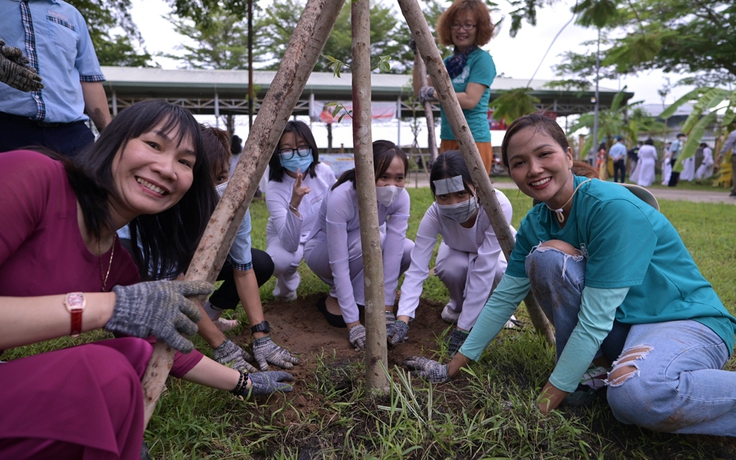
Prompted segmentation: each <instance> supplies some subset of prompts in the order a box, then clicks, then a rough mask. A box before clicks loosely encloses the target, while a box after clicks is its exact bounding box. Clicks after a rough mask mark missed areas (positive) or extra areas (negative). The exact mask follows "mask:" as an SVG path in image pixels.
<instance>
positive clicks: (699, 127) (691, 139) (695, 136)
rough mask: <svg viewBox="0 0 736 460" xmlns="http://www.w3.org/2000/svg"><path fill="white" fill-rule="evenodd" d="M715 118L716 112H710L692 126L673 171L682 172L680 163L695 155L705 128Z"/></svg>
mask: <svg viewBox="0 0 736 460" xmlns="http://www.w3.org/2000/svg"><path fill="white" fill-rule="evenodd" d="M717 117H718V114H717V112H711V113H709V114H708V115H706V116H704V117H702V118H701V119H700V120H698V122H697V123H696V124H695V126H693V128H692V130H691V131H690V133H689V134H688V138H687V141H685V145H683V146H682V151H681V152H680V154H679V155H678V156H677V162H676V163H675V165H674V166H673V167H672V170H673V171H676V172H682V170H683V167H682V162H683V161H685V160H686V159H688V158H690V157H691V156H693V155H694V154H695V151H696V150H697V149H698V146H699V145H700V140H701V139H703V134H705V128H707V127H708V126H709V125H712V124H713V123H715V122H716V120H717Z"/></svg>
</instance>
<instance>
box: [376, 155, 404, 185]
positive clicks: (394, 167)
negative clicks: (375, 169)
mask: <svg viewBox="0 0 736 460" xmlns="http://www.w3.org/2000/svg"><path fill="white" fill-rule="evenodd" d="M405 176H406V171H405V170H404V162H403V161H402V160H401V158H399V156H398V155H396V156H394V159H393V160H391V164H389V166H388V168H386V171H384V172H383V174H381V175H380V176H379V177H377V178H376V187H386V186H387V185H395V186H397V187H401V188H404V179H405Z"/></svg>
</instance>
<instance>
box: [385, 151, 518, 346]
mask: <svg viewBox="0 0 736 460" xmlns="http://www.w3.org/2000/svg"><path fill="white" fill-rule="evenodd" d="M429 184H430V188H431V189H432V194H433V195H434V197H435V200H436V201H435V202H434V203H432V205H431V206H430V207H429V209H427V212H426V213H425V214H424V217H423V218H422V222H421V223H420V224H419V230H418V231H417V237H416V240H415V246H414V249H413V250H412V252H411V266H410V267H409V270H408V271H407V272H406V276H405V278H404V283H403V284H402V286H401V298H400V299H399V310H398V313H397V320H396V322H395V323H394V325H392V326H391V327H390V328H389V330H388V333H387V338H388V341H389V343H390V344H392V345H396V344H398V343H401V342H402V341H403V340H404V338H405V337H406V333H407V331H408V330H409V321H410V320H411V319H413V318H414V315H415V312H416V309H417V306H418V305H419V296H420V294H421V293H422V284H423V283H424V280H425V279H427V276H429V261H430V259H431V257H432V252H433V250H434V247H435V244H436V243H437V238H438V237H439V236H441V237H442V243H440V249H439V252H438V253H437V263H436V266H435V269H434V272H435V274H436V275H437V276H438V277H439V278H440V280H442V282H443V283H444V284H445V286H447V289H448V291H449V293H450V303H448V304H447V305H446V306H445V308H444V310H442V319H443V320H445V321H447V322H448V323H455V322H457V328H456V329H454V330H453V331H452V333H450V335H449V337H448V341H449V349H450V354H454V353H455V352H456V351H457V350H458V349H459V348H460V346H461V345H462V344H463V342H464V341H465V338H466V337H467V336H468V331H470V329H472V327H473V325H474V324H475V320H476V319H477V318H478V315H479V314H480V312H481V310H482V309H483V305H485V303H486V299H488V296H489V295H490V293H491V291H492V290H493V288H494V287H495V286H496V285H497V284H498V281H499V280H500V279H501V276H503V273H504V271H505V270H506V259H505V258H504V256H503V253H502V252H501V246H500V245H499V244H498V239H497V238H496V233H495V232H494V231H493V227H491V222H490V220H489V219H488V216H487V215H486V213H485V211H484V210H483V208H481V207H480V206H479V205H478V201H477V198H476V197H475V187H473V183H472V180H471V178H470V172H469V171H468V168H467V166H466V165H465V160H464V159H463V155H462V153H461V152H460V151H459V150H450V151H449V152H445V153H443V154H442V155H440V156H439V157H437V160H435V162H434V163H433V164H432V171H431V172H430V176H429ZM496 197H497V198H498V201H499V203H500V204H501V209H502V210H503V213H504V217H506V221H507V222H509V224H510V223H511V216H512V209H511V203H510V202H509V200H508V198H506V196H505V195H504V194H503V193H501V192H500V191H499V190H496Z"/></svg>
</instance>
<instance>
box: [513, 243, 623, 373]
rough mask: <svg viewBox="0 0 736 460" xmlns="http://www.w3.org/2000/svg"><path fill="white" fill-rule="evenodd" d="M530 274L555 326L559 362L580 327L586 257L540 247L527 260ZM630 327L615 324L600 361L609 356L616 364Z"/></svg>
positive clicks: (602, 345)
mask: <svg viewBox="0 0 736 460" xmlns="http://www.w3.org/2000/svg"><path fill="white" fill-rule="evenodd" d="M526 273H527V275H528V276H529V280H530V281H531V285H532V292H533V293H534V297H536V299H537V303H539V306H540V307H541V308H542V311H544V314H545V315H547V319H549V321H550V323H552V325H553V326H554V327H555V341H556V343H557V345H556V351H557V359H559V358H560V355H561V354H562V350H564V349H565V345H566V344H567V339H569V338H570V334H572V330H573V329H575V326H577V324H578V313H580V303H581V298H582V295H583V288H584V287H585V258H584V257H583V256H582V255H576V256H573V255H570V254H566V253H564V252H562V251H560V250H559V249H555V248H550V247H536V248H534V249H533V250H532V252H531V253H530V254H529V255H528V256H527V258H526ZM628 332H629V325H628V324H623V323H619V322H618V321H614V323H613V329H612V330H611V332H609V334H608V337H606V339H605V340H603V343H602V344H601V348H600V350H599V351H598V353H597V354H596V358H598V357H600V356H605V357H606V359H608V362H613V361H614V360H615V359H616V358H618V356H619V355H620V354H621V350H623V347H624V341H625V340H626V335H627V334H628Z"/></svg>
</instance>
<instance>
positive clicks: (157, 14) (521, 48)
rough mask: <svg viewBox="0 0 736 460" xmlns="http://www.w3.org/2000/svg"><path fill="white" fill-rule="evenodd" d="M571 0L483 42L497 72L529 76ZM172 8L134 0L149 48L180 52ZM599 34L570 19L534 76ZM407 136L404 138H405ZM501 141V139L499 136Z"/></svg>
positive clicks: (649, 75) (650, 91) (653, 75)
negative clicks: (532, 21) (534, 20)
mask: <svg viewBox="0 0 736 460" xmlns="http://www.w3.org/2000/svg"><path fill="white" fill-rule="evenodd" d="M265 1H269V0H260V2H259V5H262V4H263V3H264V2H265ZM499 3H501V5H502V8H508V7H507V6H506V5H507V4H506V2H503V1H502V2H499ZM572 4H573V3H570V1H569V0H562V1H561V2H559V3H558V4H557V5H555V6H552V7H545V8H543V9H541V10H539V11H538V15H537V17H538V24H537V26H536V27H532V26H530V25H528V24H524V26H523V27H522V29H521V31H520V32H519V33H518V34H517V36H516V37H515V38H511V37H510V36H509V32H508V23H510V20H507V21H506V24H504V25H503V26H502V30H501V31H500V32H499V33H498V35H497V36H496V38H494V39H493V40H491V42H490V43H489V44H488V45H487V46H486V47H485V48H486V49H487V50H488V51H489V52H490V53H491V55H492V56H493V59H494V61H495V63H496V69H497V71H498V73H499V74H503V75H505V76H506V77H511V78H518V79H529V78H531V77H532V75H533V74H534V71H535V69H536V68H537V66H539V64H540V61H541V60H542V57H543V56H544V53H545V51H547V48H548V47H549V45H550V43H551V42H552V40H553V38H554V37H555V35H556V34H557V33H558V32H559V31H560V29H561V28H562V27H563V26H564V24H565V23H567V22H568V21H569V20H570V18H571V17H572V13H571V12H570V5H572ZM394 9H395V11H396V14H397V15H399V16H400V15H401V13H400V11H399V9H398V5H395V7H394ZM169 11H170V7H169V6H168V5H167V4H166V2H165V1H164V0H133V9H132V11H131V14H132V17H133V21H134V22H135V23H136V25H137V26H138V28H139V30H140V32H141V34H142V35H143V38H144V40H145V45H146V48H147V50H148V52H150V53H151V54H155V53H157V52H167V53H176V51H175V50H174V47H175V46H176V45H177V44H178V43H181V42H182V40H184V38H183V37H182V36H180V35H178V34H177V33H176V32H174V30H173V27H172V26H171V24H170V23H169V22H168V21H167V20H166V19H164V18H163V16H165V15H166V14H168V13H169ZM501 14H502V13H501ZM499 16H500V14H499V13H495V14H492V18H493V20H494V21H497V20H498V19H499ZM595 38H596V31H595V30H594V29H585V28H582V27H578V26H575V25H574V24H570V25H569V26H567V27H566V28H565V30H564V31H563V32H562V33H561V34H560V36H559V37H558V39H557V40H556V41H555V43H554V45H553V46H552V49H551V50H550V52H549V54H548V55H547V57H546V58H545V59H544V61H543V62H542V64H541V66H540V67H539V71H538V72H537V74H536V76H535V78H538V79H554V78H555V77H556V76H555V74H554V72H553V70H552V66H553V65H555V64H558V63H560V62H561V58H560V55H561V54H562V53H563V52H565V51H567V50H576V51H578V52H579V51H582V50H583V47H581V46H580V43H582V42H584V41H586V40H593V39H595ZM156 61H157V62H158V63H159V64H160V65H161V66H162V67H163V68H166V69H175V68H177V67H178V64H177V62H176V61H175V60H170V59H163V58H156ZM669 77H670V79H671V82H672V83H673V84H674V83H675V82H677V81H678V80H679V79H680V78H681V76H679V75H669ZM665 84H666V80H665V75H663V74H662V72H659V71H652V72H646V73H642V74H639V75H637V76H631V77H625V78H621V79H620V80H602V81H601V82H600V86H601V87H604V88H611V89H614V90H617V89H620V88H623V87H624V86H627V91H631V92H633V93H634V98H633V99H632V101H645V102H646V103H653V104H660V105H661V103H662V100H661V98H660V96H659V95H658V94H657V90H659V89H661V88H662V87H663V86H664V85H665ZM690 89H691V88H685V87H675V88H672V90H671V92H670V94H669V96H668V97H667V101H666V102H667V104H671V103H672V102H674V101H675V100H676V99H677V98H679V97H680V96H682V95H684V94H685V93H687V92H688V91H689V90H690ZM348 131H349V130H348ZM238 134H240V132H238ZM316 135H317V133H316V132H315V136H316ZM402 136H403V134H402ZM374 137H375V136H374ZM403 141H404V139H402V142H403ZM346 142H347V144H346V145H349V144H351V143H352V142H350V141H346ZM493 143H494V145H495V144H496V143H497V142H496V139H495V138H494V140H493ZM498 143H500V140H499V141H498Z"/></svg>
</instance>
